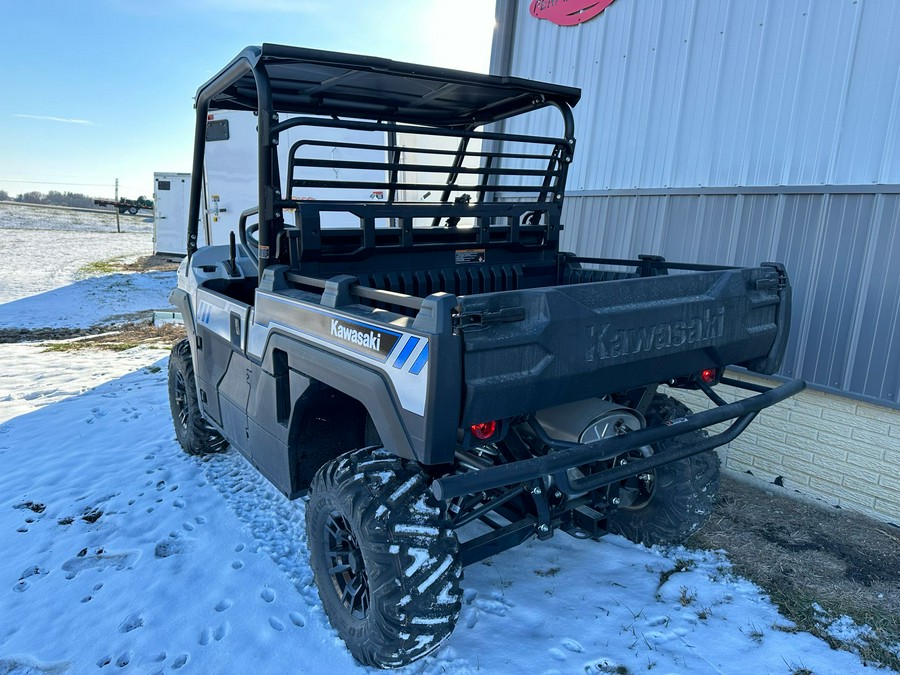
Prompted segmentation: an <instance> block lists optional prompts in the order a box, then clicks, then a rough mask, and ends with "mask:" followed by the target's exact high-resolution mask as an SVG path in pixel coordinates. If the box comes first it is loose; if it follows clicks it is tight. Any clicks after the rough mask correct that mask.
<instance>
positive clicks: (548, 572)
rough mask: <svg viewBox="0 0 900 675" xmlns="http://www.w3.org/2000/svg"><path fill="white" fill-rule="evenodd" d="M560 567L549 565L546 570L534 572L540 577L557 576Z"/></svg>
mask: <svg viewBox="0 0 900 675" xmlns="http://www.w3.org/2000/svg"><path fill="white" fill-rule="evenodd" d="M559 569H560V568H559V567H548V568H547V569H545V570H535V571H534V573H535V574H537V575H538V576H539V577H555V576H556V575H557V574H559Z"/></svg>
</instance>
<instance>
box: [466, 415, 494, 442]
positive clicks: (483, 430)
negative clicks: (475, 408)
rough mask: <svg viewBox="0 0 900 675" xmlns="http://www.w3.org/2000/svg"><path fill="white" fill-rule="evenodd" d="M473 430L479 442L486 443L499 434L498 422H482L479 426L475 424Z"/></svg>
mask: <svg viewBox="0 0 900 675" xmlns="http://www.w3.org/2000/svg"><path fill="white" fill-rule="evenodd" d="M471 429H472V435H473V436H474V437H475V438H477V439H478V440H479V441H486V440H487V439H489V438H491V437H492V436H493V435H494V434H496V433H497V422H496V420H491V421H490V422H480V423H478V424H473V425H472V427H471Z"/></svg>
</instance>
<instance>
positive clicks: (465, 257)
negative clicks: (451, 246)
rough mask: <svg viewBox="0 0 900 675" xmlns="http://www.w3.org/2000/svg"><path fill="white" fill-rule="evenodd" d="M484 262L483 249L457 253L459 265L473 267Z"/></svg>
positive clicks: (468, 249)
mask: <svg viewBox="0 0 900 675" xmlns="http://www.w3.org/2000/svg"><path fill="white" fill-rule="evenodd" d="M483 262H484V249H483V248H467V249H463V250H461V251H457V252H456V264H457V265H471V264H474V263H483Z"/></svg>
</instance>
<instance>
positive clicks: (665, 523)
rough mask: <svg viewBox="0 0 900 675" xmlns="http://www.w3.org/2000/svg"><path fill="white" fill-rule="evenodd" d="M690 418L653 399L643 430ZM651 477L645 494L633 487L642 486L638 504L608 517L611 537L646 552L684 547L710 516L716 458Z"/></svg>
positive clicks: (665, 446) (667, 447)
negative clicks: (638, 545)
mask: <svg viewBox="0 0 900 675" xmlns="http://www.w3.org/2000/svg"><path fill="white" fill-rule="evenodd" d="M690 413H691V410H690V408H688V407H687V406H685V405H684V404H683V403H681V402H680V401H678V400H676V399H674V398H671V397H670V396H664V395H661V394H657V395H656V396H655V397H654V399H653V402H652V404H651V406H650V409H649V410H648V411H647V425H648V426H655V425H658V424H662V423H664V422H666V421H668V420H672V419H677V418H679V417H684V416H686V415H689V414H690ZM705 437H706V432H705V431H702V430H701V431H694V432H692V433H688V434H684V435H683V436H679V437H676V438H674V439H672V440H669V441H665V442H662V443H657V444H656V445H654V446H653V450H654V453H666V452H669V451H672V450H674V449H676V448H678V447H681V446H683V445H685V444H688V443H695V442H697V441H699V440H702V439H703V438H705ZM650 475H651V479H650V481H649V485H650V487H649V489H647V484H648V482H647V481H641V479H635V481H633V482H634V484H636V485H639V486H640V489H641V498H640V499H638V501H637V502H636V503H635V504H634V505H633V506H629V507H624V508H620V509H619V510H617V511H616V512H615V513H613V514H612V515H611V516H610V518H609V521H608V526H609V531H610V532H613V533H615V534H621V535H622V536H624V537H626V538H627V539H630V540H631V541H634V542H637V543H641V544H646V545H647V546H652V545H653V544H678V543H682V542H684V541H685V540H686V539H687V538H688V537H689V536H690V535H692V534H693V533H694V532H696V531H697V530H698V529H699V528H700V526H701V525H702V524H703V523H705V522H706V520H707V519H708V518H709V516H710V514H711V513H712V510H713V506H714V504H715V501H716V493H717V492H718V490H719V456H718V455H717V454H716V453H715V452H714V451H712V450H709V451H707V452H701V453H700V454H699V455H694V456H693V457H688V458H687V459H682V460H680V461H677V462H673V463H672V464H666V465H665V466H662V467H660V468H658V469H656V470H654V471H653V472H651V474H650Z"/></svg>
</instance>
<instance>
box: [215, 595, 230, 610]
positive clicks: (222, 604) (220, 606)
mask: <svg viewBox="0 0 900 675" xmlns="http://www.w3.org/2000/svg"><path fill="white" fill-rule="evenodd" d="M233 604H234V603H233V602H232V601H231V600H229V599H228V598H225V599H224V600H219V602H217V603H216V606H215V608H214V609H215V610H216V611H217V612H219V613H222V612H224V611H225V610H226V609H230V608H231V606H232V605H233Z"/></svg>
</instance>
